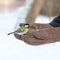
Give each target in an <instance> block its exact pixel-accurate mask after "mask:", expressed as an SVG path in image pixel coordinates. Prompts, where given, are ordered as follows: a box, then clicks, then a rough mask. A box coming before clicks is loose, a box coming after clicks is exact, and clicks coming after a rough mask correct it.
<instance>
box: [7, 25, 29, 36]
mask: <svg viewBox="0 0 60 60" xmlns="http://www.w3.org/2000/svg"><path fill="white" fill-rule="evenodd" d="M28 31H29V24H21V25H20V28H18V29H17V30H15V31H14V32H11V33H8V35H10V34H19V35H24V34H26V33H27V32H28Z"/></svg>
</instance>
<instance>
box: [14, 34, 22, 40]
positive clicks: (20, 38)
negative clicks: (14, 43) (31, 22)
mask: <svg viewBox="0 0 60 60" xmlns="http://www.w3.org/2000/svg"><path fill="white" fill-rule="evenodd" d="M14 36H15V38H16V39H19V40H22V36H21V35H18V34H14Z"/></svg>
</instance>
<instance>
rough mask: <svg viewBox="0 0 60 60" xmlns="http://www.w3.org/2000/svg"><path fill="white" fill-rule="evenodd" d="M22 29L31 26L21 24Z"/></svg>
mask: <svg viewBox="0 0 60 60" xmlns="http://www.w3.org/2000/svg"><path fill="white" fill-rule="evenodd" d="M20 27H21V28H29V24H27V23H26V24H20Z"/></svg>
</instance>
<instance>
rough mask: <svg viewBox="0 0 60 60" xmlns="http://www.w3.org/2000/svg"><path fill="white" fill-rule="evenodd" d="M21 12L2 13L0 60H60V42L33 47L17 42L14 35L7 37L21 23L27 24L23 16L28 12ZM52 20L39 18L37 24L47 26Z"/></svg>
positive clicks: (44, 17)
mask: <svg viewBox="0 0 60 60" xmlns="http://www.w3.org/2000/svg"><path fill="white" fill-rule="evenodd" d="M22 9H24V8H22ZM18 11H19V10H18ZM21 11H22V12H18V13H21V14H20V15H19V14H18V13H17V11H16V12H13V13H7V12H6V13H0V60H60V42H56V43H51V44H45V45H39V46H32V45H28V44H26V43H24V42H23V41H21V40H17V39H16V38H15V37H14V35H10V36H7V33H9V32H11V31H13V30H14V29H16V28H17V26H16V25H17V24H18V23H19V22H20V23H21V22H25V21H24V19H23V18H25V17H24V16H22V14H23V15H24V14H26V13H27V12H26V11H25V12H24V13H23V10H21ZM18 16H19V18H18ZM19 19H20V20H19ZM50 19H51V18H49V17H46V16H38V17H37V18H36V21H35V23H44V24H46V23H49V22H50V21H49V20H50ZM17 21H18V22H17ZM15 26H16V27H15Z"/></svg>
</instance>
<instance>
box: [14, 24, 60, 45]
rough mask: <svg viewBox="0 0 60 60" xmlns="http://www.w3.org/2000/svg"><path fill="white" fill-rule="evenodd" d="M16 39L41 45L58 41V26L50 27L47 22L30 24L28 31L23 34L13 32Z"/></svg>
mask: <svg viewBox="0 0 60 60" xmlns="http://www.w3.org/2000/svg"><path fill="white" fill-rule="evenodd" d="M14 36H15V37H16V38H17V39H18V40H22V41H24V42H25V43H27V44H30V45H35V46H37V45H43V44H49V43H54V42H59V41H60V27H52V26H51V25H49V24H32V25H30V28H29V32H28V33H27V34H25V35H23V36H20V35H18V34H14Z"/></svg>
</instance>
